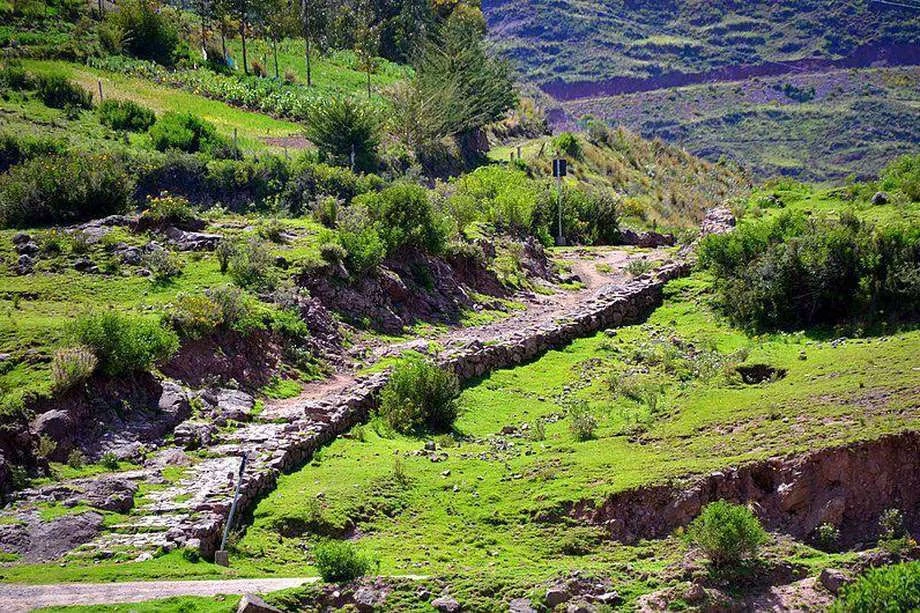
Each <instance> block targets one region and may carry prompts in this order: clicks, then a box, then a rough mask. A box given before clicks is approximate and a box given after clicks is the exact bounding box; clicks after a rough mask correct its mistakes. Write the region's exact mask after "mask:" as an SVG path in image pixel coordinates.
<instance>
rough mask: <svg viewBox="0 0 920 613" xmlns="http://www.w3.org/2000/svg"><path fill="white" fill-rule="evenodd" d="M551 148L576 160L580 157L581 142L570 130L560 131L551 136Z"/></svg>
mask: <svg viewBox="0 0 920 613" xmlns="http://www.w3.org/2000/svg"><path fill="white" fill-rule="evenodd" d="M553 149H555V150H556V153H557V154H559V155H568V156H569V157H571V158H575V159H576V160H577V159H581V154H582V151H581V143H580V142H579V141H578V137H577V136H575V135H574V134H572V133H571V132H562V133H561V134H559V135H558V136H556V137H555V138H553Z"/></svg>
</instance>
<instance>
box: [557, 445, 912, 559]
mask: <svg viewBox="0 0 920 613" xmlns="http://www.w3.org/2000/svg"><path fill="white" fill-rule="evenodd" d="M720 499H724V500H728V501H731V502H735V503H744V504H748V503H749V504H751V505H752V506H753V508H754V510H755V512H756V514H757V515H758V516H759V517H760V519H761V520H762V521H763V523H764V526H765V527H766V528H767V529H768V530H771V531H775V532H782V533H785V534H789V535H790V536H793V537H795V538H797V539H804V540H808V539H810V538H811V537H812V536H813V534H814V530H815V528H817V527H818V526H820V525H821V524H823V523H829V524H832V525H834V526H836V527H837V528H838V529H839V530H840V543H839V544H840V545H841V546H843V547H851V546H853V545H855V544H857V543H865V542H867V541H874V540H875V539H877V538H878V519H879V516H880V515H881V514H882V512H883V511H884V510H885V509H889V508H896V509H900V510H901V511H903V513H904V519H905V524H906V527H907V529H908V530H909V531H910V532H911V533H912V534H917V533H918V532H920V433H918V432H907V433H904V434H899V435H889V436H884V437H882V438H879V439H877V440H874V441H864V442H859V443H853V444H851V445H847V446H844V447H835V448H830V449H825V450H822V451H818V452H815V453H810V454H807V455H804V456H799V457H786V458H771V459H769V460H764V461H761V462H756V463H753V464H748V465H746V466H742V467H740V468H737V469H730V470H726V471H723V472H716V473H713V474H711V475H709V476H707V477H703V478H702V479H699V480H697V481H696V482H694V483H692V484H691V485H690V486H689V487H677V486H674V485H660V486H652V487H643V488H639V489H635V490H629V491H626V492H620V493H618V494H615V495H613V496H611V497H610V498H608V499H607V500H606V501H604V502H603V503H602V504H601V505H600V506H597V505H596V504H595V503H594V502H591V501H582V502H579V503H577V504H575V505H573V506H572V507H571V508H570V509H568V514H569V515H571V516H572V517H574V518H577V519H579V520H581V521H584V522H587V523H589V524H593V525H599V526H603V527H604V528H606V529H607V530H608V532H609V533H610V536H611V537H612V538H613V539H615V540H619V541H624V542H635V541H638V540H640V539H651V538H664V537H666V536H668V535H669V534H671V533H672V532H673V531H674V530H675V529H676V528H678V527H680V526H685V525H687V524H688V523H690V521H691V520H693V518H694V517H696V516H697V515H698V514H699V512H700V510H701V509H702V507H704V506H705V505H706V504H708V503H710V502H713V501H716V500H720Z"/></svg>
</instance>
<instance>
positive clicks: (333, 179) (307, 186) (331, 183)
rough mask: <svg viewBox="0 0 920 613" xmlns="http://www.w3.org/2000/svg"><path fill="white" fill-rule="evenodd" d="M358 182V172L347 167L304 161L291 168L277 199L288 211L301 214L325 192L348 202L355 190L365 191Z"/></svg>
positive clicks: (311, 206) (326, 194)
mask: <svg viewBox="0 0 920 613" xmlns="http://www.w3.org/2000/svg"><path fill="white" fill-rule="evenodd" d="M360 183H361V182H360V181H359V178H358V176H357V175H356V174H355V173H353V172H351V171H350V170H348V169H347V168H338V167H335V166H329V165H327V164H307V165H304V166H301V167H299V168H296V169H295V170H294V172H293V173H292V177H291V180H290V181H289V182H288V184H287V186H286V187H285V190H284V194H283V195H282V198H281V199H282V202H283V203H284V206H285V208H287V209H288V210H289V211H290V212H291V214H293V215H301V214H302V213H304V212H305V211H308V210H311V209H313V208H314V207H315V204H316V202H318V201H319V200H321V199H322V198H323V197H326V196H332V197H333V198H335V199H336V200H341V201H343V202H345V203H348V202H351V200H352V198H354V197H355V196H356V195H358V193H360V192H361V191H367V190H366V189H361V188H362V187H363V186H361V185H360Z"/></svg>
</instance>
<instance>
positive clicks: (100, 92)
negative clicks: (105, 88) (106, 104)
mask: <svg viewBox="0 0 920 613" xmlns="http://www.w3.org/2000/svg"><path fill="white" fill-rule="evenodd" d="M96 85H98V86H99V103H100V104H101V103H102V79H96Z"/></svg>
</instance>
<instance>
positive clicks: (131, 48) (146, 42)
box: [106, 0, 179, 66]
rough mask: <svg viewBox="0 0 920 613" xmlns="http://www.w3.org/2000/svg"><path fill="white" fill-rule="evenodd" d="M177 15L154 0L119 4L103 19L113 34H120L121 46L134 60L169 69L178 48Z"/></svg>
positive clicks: (139, 0) (127, 0) (128, 1)
mask: <svg viewBox="0 0 920 613" xmlns="http://www.w3.org/2000/svg"><path fill="white" fill-rule="evenodd" d="M175 17H177V15H175V13H174V12H172V11H171V10H169V9H162V8H161V6H160V4H159V3H158V2H156V1H155V0H123V1H122V2H119V3H118V10H117V11H111V12H109V13H108V14H107V15H106V22H109V23H111V24H112V25H113V27H114V31H120V32H123V33H124V35H123V38H122V44H123V46H124V48H125V49H126V50H127V51H128V52H130V53H131V54H132V55H134V56H135V57H139V58H143V59H148V60H153V61H154V62H159V63H160V64H164V65H167V66H168V65H171V64H172V63H173V61H174V59H175V52H176V47H177V46H178V44H179V32H178V30H177V29H176V26H175V25H174V24H175V23H178V20H176V19H175Z"/></svg>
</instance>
